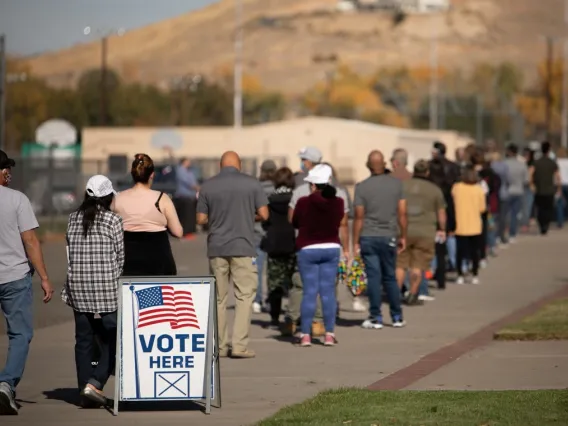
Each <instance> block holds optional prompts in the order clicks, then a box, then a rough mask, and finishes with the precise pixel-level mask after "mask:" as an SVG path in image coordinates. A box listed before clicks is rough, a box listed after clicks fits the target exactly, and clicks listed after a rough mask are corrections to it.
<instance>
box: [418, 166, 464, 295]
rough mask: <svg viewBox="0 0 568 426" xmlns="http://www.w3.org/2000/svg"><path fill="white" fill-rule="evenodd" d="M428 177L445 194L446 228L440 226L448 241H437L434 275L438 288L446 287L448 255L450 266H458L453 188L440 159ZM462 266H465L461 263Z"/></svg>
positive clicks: (430, 168)
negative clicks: (448, 181)
mask: <svg viewBox="0 0 568 426" xmlns="http://www.w3.org/2000/svg"><path fill="white" fill-rule="evenodd" d="M428 178H429V179H430V181H431V182H432V183H434V184H435V185H436V186H437V187H438V188H440V190H441V191H442V194H443V195H444V200H445V202H446V228H445V229H443V228H441V227H440V228H439V229H440V230H444V231H446V241H445V242H444V241H442V239H441V238H439V239H438V241H436V256H435V257H434V260H433V262H432V270H433V271H434V277H435V279H436V282H437V283H438V289H439V290H444V289H445V288H446V269H447V268H446V265H447V264H446V255H447V257H448V260H449V263H450V268H453V269H457V267H456V238H455V231H456V217H455V216H456V215H455V211H454V200H453V199H452V188H451V187H449V186H448V185H447V182H446V175H445V172H444V166H443V165H442V164H441V163H440V161H438V160H431V161H430V163H429V165H428ZM460 267H463V265H461V266H460ZM422 299H424V300H428V299H429V298H422Z"/></svg>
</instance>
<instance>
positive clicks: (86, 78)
mask: <svg viewBox="0 0 568 426" xmlns="http://www.w3.org/2000/svg"><path fill="white" fill-rule="evenodd" d="M101 80H102V72H101V69H99V68H95V69H92V70H88V71H85V72H84V73H83V74H82V75H81V77H80V78H79V82H78V83H77V92H78V95H79V97H80V99H81V102H82V104H83V107H84V109H85V112H86V115H87V123H88V124H89V125H91V126H94V125H101V124H102V123H105V124H106V125H110V126H112V125H115V124H117V123H116V121H114V119H113V113H112V108H113V106H114V103H115V100H116V95H117V91H118V89H119V88H120V86H121V84H122V82H121V80H120V77H119V75H118V73H116V72H115V71H113V70H111V69H107V70H106V71H105V87H106V89H105V90H106V92H105V93H106V106H107V108H106V117H101V100H102V90H103V89H102V83H101Z"/></svg>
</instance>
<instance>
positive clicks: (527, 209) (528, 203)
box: [521, 188, 534, 226]
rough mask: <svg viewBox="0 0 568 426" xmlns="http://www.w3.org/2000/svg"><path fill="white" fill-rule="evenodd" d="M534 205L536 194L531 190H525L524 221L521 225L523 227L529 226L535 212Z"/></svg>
mask: <svg viewBox="0 0 568 426" xmlns="http://www.w3.org/2000/svg"><path fill="white" fill-rule="evenodd" d="M533 204H534V193H533V192H532V191H531V190H530V189H529V188H526V189H525V194H524V195H523V220H522V222H521V224H522V225H523V226H529V224H530V221H531V216H532V211H533Z"/></svg>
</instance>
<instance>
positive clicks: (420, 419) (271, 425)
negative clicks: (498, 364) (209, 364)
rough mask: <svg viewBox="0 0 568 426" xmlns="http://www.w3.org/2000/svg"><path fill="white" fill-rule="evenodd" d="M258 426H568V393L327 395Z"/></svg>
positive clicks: (335, 392)
mask: <svg viewBox="0 0 568 426" xmlns="http://www.w3.org/2000/svg"><path fill="white" fill-rule="evenodd" d="M258 425H259V426H280V425H283V426H285V425H294V426H301V425H311V426H314V425H316V426H332V425H349V426H373V425H374V426H386V425H397V426H402V425H406V426H432V425H436V426H505V425H506V426H548V425H568V390H544V391H540V390H539V391H482V392H479V391H382V392H376V391H368V390H363V389H339V390H331V391H326V392H322V393H320V394H319V395H317V396H316V397H315V398H312V399H309V400H307V401H305V402H303V403H301V404H297V405H293V406H290V407H286V408H284V409H282V410H280V411H279V412H278V413H276V414H275V415H274V416H272V417H270V418H268V419H266V420H263V421H262V422H260V423H259V424H258Z"/></svg>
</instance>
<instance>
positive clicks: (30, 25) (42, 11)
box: [0, 0, 215, 55]
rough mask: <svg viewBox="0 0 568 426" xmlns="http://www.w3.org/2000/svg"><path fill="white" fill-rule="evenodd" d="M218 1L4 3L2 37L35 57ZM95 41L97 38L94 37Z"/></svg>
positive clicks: (4, 0) (5, 0) (49, 0)
mask: <svg viewBox="0 0 568 426" xmlns="http://www.w3.org/2000/svg"><path fill="white" fill-rule="evenodd" d="M214 2H215V0H0V34H2V33H3V34H5V35H6V44H7V49H8V51H9V52H10V53H15V54H20V55H33V54H36V53H41V52H44V51H49V50H57V49H61V48H63V47H68V46H71V45H73V44H76V43H79V42H87V41H89V37H87V36H85V35H84V32H83V30H84V28H85V27H87V26H90V27H91V28H93V31H95V30H97V29H99V30H102V31H112V30H116V29H118V28H121V27H122V28H124V29H126V30H128V29H132V28H136V27H141V26H144V25H147V24H150V23H153V22H157V21H161V20H164V19H167V18H171V17H174V16H177V15H180V14H183V13H186V12H189V11H191V10H193V9H197V8H200V7H203V6H205V5H208V4H211V3H214ZM90 37H91V38H92V37H94V35H91V36H90Z"/></svg>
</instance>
